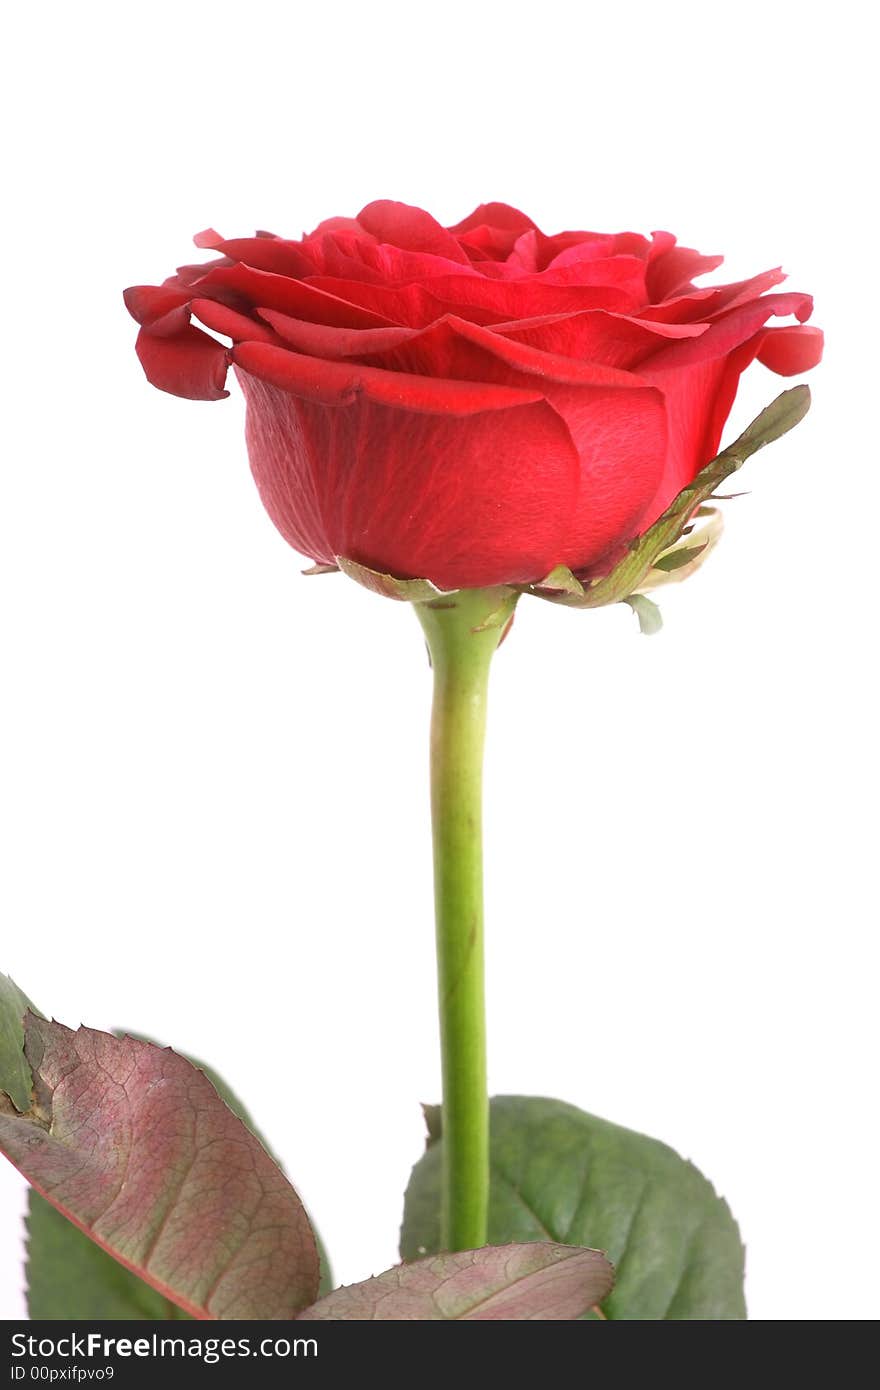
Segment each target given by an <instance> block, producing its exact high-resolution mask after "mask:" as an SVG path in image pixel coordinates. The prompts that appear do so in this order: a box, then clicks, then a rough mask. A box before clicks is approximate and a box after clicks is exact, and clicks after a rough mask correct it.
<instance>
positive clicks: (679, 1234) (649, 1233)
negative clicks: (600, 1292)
mask: <svg viewBox="0 0 880 1390" xmlns="http://www.w3.org/2000/svg"><path fill="white" fill-rule="evenodd" d="M491 1129H492V1139H491V1191H490V1207H489V1240H490V1241H491V1242H492V1243H493V1244H496V1245H500V1244H504V1243H506V1242H508V1241H530V1240H545V1241H546V1240H551V1241H557V1242H561V1243H563V1244H566V1245H577V1246H590V1247H593V1248H595V1249H599V1250H604V1251H605V1252H606V1254H607V1256H608V1258H609V1260H610V1261H611V1262H612V1264H613V1265H614V1267H615V1270H616V1283H615V1287H614V1291H613V1293H612V1294H611V1295H610V1296H609V1297H608V1298H607V1299H606V1300H605V1302H604V1303H603V1305H602V1309H603V1312H604V1314H605V1316H606V1317H607V1318H609V1319H617V1320H642V1321H645V1320H648V1321H658V1320H664V1319H669V1320H672V1321H681V1320H692V1321H736V1320H741V1319H743V1318H745V1316H746V1311H745V1301H744V1297H743V1248H742V1243H741V1241H740V1237H739V1231H738V1229H737V1226H736V1222H735V1221H734V1219H733V1217H732V1216H731V1214H730V1210H729V1208H728V1206H727V1204H726V1202H724V1201H723V1200H722V1199H721V1198H720V1197H718V1196H716V1194H715V1191H714V1190H713V1188H712V1187H711V1185H710V1184H709V1183H708V1182H707V1181H706V1179H705V1178H704V1177H703V1176H702V1175H701V1174H700V1173H699V1172H698V1170H697V1169H696V1168H695V1167H694V1166H693V1164H691V1163H686V1162H685V1161H684V1160H683V1159H681V1158H680V1157H679V1156H678V1154H676V1153H675V1152H674V1151H673V1150H672V1149H670V1148H667V1146H666V1145H665V1144H661V1143H659V1142H658V1141H657V1140H656V1139H648V1138H646V1137H645V1136H644V1135H642V1134H636V1133H634V1132H633V1131H632V1130H628V1129H622V1128H621V1127H620V1126H618V1125H613V1124H609V1123H608V1122H607V1121H605V1120H599V1119H596V1118H595V1116H593V1115H587V1114H584V1112H583V1111H581V1110H577V1109H575V1107H574V1106H572V1105H565V1104H564V1103H563V1102H562V1101H558V1100H544V1099H540V1098H538V1097H534V1096H501V1097H498V1098H497V1099H496V1100H493V1101H492V1105H491ZM442 1144H443V1140H442V1138H440V1139H438V1140H436V1141H435V1142H434V1143H432V1144H430V1145H429V1147H428V1150H427V1152H426V1153H425V1154H424V1156H423V1157H422V1158H421V1159H420V1160H419V1162H418V1163H417V1164H416V1166H415V1168H414V1169H413V1173H412V1177H411V1179H410V1183H409V1187H408V1189H407V1193H406V1200H405V1205H404V1219H403V1230H402V1232H401V1247H400V1249H401V1255H402V1257H403V1259H404V1260H413V1259H417V1258H418V1257H419V1256H423V1255H427V1254H433V1253H435V1252H436V1251H438V1250H439V1248H440V1190H441V1187H440V1184H441V1162H442V1154H441V1151H442Z"/></svg>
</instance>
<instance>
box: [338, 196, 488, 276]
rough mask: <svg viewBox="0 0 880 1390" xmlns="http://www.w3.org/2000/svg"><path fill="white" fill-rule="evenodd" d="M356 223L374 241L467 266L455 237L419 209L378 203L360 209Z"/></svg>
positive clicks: (382, 202) (406, 205)
mask: <svg viewBox="0 0 880 1390" xmlns="http://www.w3.org/2000/svg"><path fill="white" fill-rule="evenodd" d="M357 220H358V222H359V223H360V225H361V226H362V227H363V228H364V229H365V230H366V231H368V232H369V233H370V234H371V235H372V236H374V237H375V238H376V239H377V241H384V242H387V243H388V244H389V245H390V246H399V247H401V248H402V249H403V250H406V251H427V252H428V253H429V254H430V255H433V256H443V257H445V259H446V260H449V261H462V262H464V263H465V264H467V260H468V258H467V256H466V255H465V253H464V251H463V250H462V249H461V247H460V246H459V244H458V242H457V241H456V239H455V237H454V236H453V235H452V234H451V233H450V232H448V231H447V230H446V228H445V227H441V226H440V223H439V222H437V221H435V220H434V218H433V217H432V216H431V214H430V213H428V212H424V211H423V210H422V209H421V208H415V207H410V205H409V204H408V203H394V202H391V201H390V200H388V199H380V200H379V201H378V202H375V203H368V204H367V206H366V207H365V208H362V210H361V211H360V212H359V213H358V218H357Z"/></svg>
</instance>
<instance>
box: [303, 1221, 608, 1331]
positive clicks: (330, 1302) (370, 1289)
mask: <svg viewBox="0 0 880 1390" xmlns="http://www.w3.org/2000/svg"><path fill="white" fill-rule="evenodd" d="M613 1282H614V1271H613V1270H612V1268H611V1266H610V1264H609V1263H608V1261H607V1260H606V1259H605V1257H604V1255H603V1254H602V1253H601V1251H599V1250H578V1249H576V1248H574V1247H572V1246H570V1245H558V1244H551V1243H549V1242H546V1241H544V1242H540V1243H529V1244H520V1245H509V1244H508V1245H502V1246H497V1247H493V1246H485V1247H484V1248H483V1249H482V1250H463V1251H459V1252H458V1253H457V1254H454V1255H434V1256H432V1257H431V1258H429V1259H426V1260H417V1261H415V1263H413V1264H404V1265H398V1266H397V1267H396V1268H395V1269H389V1270H386V1272H385V1273H384V1274H379V1275H377V1276H376V1277H375V1278H374V1279H367V1280H366V1281H365V1282H364V1283H363V1284H351V1285H350V1286H349V1287H348V1288H343V1289H336V1290H335V1292H334V1293H331V1294H329V1295H328V1296H327V1297H326V1298H322V1299H321V1301H320V1302H319V1303H316V1304H315V1305H314V1307H312V1308H307V1309H306V1310H305V1312H304V1313H300V1315H299V1316H300V1318H301V1319H303V1320H306V1319H308V1320H319V1319H325V1320H330V1319H332V1320H335V1321H342V1320H345V1321H360V1322H365V1321H378V1320H382V1321H389V1320H391V1319H394V1320H396V1321H398V1322H403V1321H420V1322H429V1321H430V1322H452V1321H455V1320H458V1321H463V1322H498V1321H501V1320H505V1321H513V1320H516V1321H518V1322H535V1321H539V1320H540V1321H552V1322H563V1321H568V1320H571V1319H575V1318H580V1317H582V1316H583V1315H584V1313H586V1312H587V1311H588V1309H590V1308H591V1307H592V1306H593V1305H594V1304H596V1303H599V1302H600V1301H601V1300H602V1299H603V1298H604V1297H605V1296H606V1294H607V1293H608V1291H609V1290H610V1288H611V1286H612V1284H613Z"/></svg>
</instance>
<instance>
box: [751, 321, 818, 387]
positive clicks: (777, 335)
mask: <svg viewBox="0 0 880 1390" xmlns="http://www.w3.org/2000/svg"><path fill="white" fill-rule="evenodd" d="M824 344H825V335H824V334H823V332H822V330H821V328H812V327H809V326H804V325H799V326H798V327H797V328H768V329H767V330H766V331H765V333H764V337H763V340H762V342H761V346H760V348H759V349H758V361H759V362H763V364H764V366H765V367H769V368H770V370H771V372H778V373H779V375H780V376H798V375H799V373H800V372H808V371H809V370H810V368H811V367H815V366H816V365H817V364H818V363H819V362H821V360H822V349H823V347H824Z"/></svg>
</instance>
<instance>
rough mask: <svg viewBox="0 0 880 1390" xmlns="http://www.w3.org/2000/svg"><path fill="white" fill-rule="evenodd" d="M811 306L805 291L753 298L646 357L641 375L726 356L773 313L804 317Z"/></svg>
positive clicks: (811, 302) (761, 325)
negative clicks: (691, 335) (692, 334)
mask: <svg viewBox="0 0 880 1390" xmlns="http://www.w3.org/2000/svg"><path fill="white" fill-rule="evenodd" d="M812 308H813V301H812V299H811V298H810V296H809V295H808V294H797V293H791V294H768V295H765V296H764V297H763V298H762V299H753V300H751V301H750V302H748V303H746V304H741V305H740V306H739V307H738V308H736V309H732V310H730V311H729V312H728V313H726V314H724V315H723V316H722V317H721V318H716V319H715V320H714V321H713V322H712V323H710V325H709V327H708V328H707V330H706V332H705V333H703V334H702V335H701V336H700V337H699V338H690V339H687V340H684V341H682V342H677V343H674V344H672V345H671V346H670V347H666V348H664V349H663V350H662V351H661V352H658V353H657V354H656V355H655V356H653V357H650V358H648V360H647V361H646V362H645V363H644V364H643V365H642V367H641V368H640V369H639V370H640V375H643V376H650V374H651V373H652V372H653V371H655V370H663V371H668V370H669V369H670V368H672V367H683V366H686V365H688V364H690V363H694V362H702V361H706V360H707V359H709V358H712V357H722V356H725V355H726V354H727V353H730V352H733V350H734V349H735V348H737V347H739V346H740V344H741V343H744V342H745V341H746V339H747V338H750V337H751V336H752V334H754V333H757V332H758V330H759V329H760V328H762V327H763V325H764V324H765V323H766V322H767V320H768V319H769V318H771V317H772V316H774V315H775V316H776V317H782V316H783V315H785V314H794V315H796V316H797V318H799V319H805V318H809V316H810V313H811V312H812Z"/></svg>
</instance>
